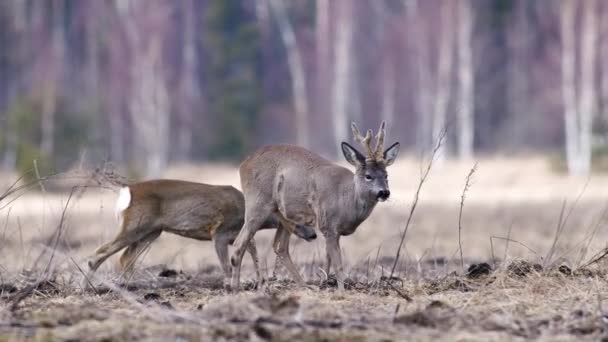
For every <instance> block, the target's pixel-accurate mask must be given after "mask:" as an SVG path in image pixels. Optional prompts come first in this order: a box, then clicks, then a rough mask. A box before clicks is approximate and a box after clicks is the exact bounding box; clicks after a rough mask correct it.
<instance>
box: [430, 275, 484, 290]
mask: <svg viewBox="0 0 608 342" xmlns="http://www.w3.org/2000/svg"><path fill="white" fill-rule="evenodd" d="M425 288H426V290H427V291H428V292H429V294H435V293H439V292H444V291H449V290H456V291H460V292H469V291H473V289H472V288H471V286H469V284H468V283H467V282H466V281H464V280H462V279H460V278H457V277H445V278H443V279H437V280H433V281H431V282H429V283H428V284H427V285H426V286H425Z"/></svg>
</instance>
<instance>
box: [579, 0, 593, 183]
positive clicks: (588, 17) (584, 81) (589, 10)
mask: <svg viewBox="0 0 608 342" xmlns="http://www.w3.org/2000/svg"><path fill="white" fill-rule="evenodd" d="M581 3H582V4H583V18H582V24H583V27H582V32H581V34H582V38H581V55H580V56H581V64H580V65H581V74H580V75H581V80H580V85H581V89H580V101H579V115H580V124H579V129H580V143H579V148H580V151H579V155H580V158H581V161H580V163H581V165H580V166H579V167H580V169H579V170H578V172H579V173H580V174H583V175H587V174H589V172H590V171H591V149H592V146H591V145H592V133H593V132H592V126H593V118H594V114H595V111H596V106H595V101H596V93H595V71H596V70H595V66H596V56H597V50H596V43H597V1H596V0H585V1H584V2H581Z"/></svg>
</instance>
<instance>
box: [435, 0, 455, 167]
mask: <svg viewBox="0 0 608 342" xmlns="http://www.w3.org/2000/svg"><path fill="white" fill-rule="evenodd" d="M451 4H452V2H450V1H444V2H442V3H441V39H440V42H439V61H438V64H439V65H438V68H437V69H438V70H437V80H436V82H437V83H436V85H435V89H436V92H435V101H434V102H433V132H432V134H433V135H432V138H433V141H434V140H435V139H438V137H439V136H440V135H441V132H442V131H443V130H444V129H445V125H446V122H447V119H446V118H447V109H448V101H449V99H450V93H451V89H452V77H451V76H452V56H453V54H454V43H453V34H452V16H453V7H452V6H451ZM445 157H446V144H443V145H441V147H440V150H438V151H437V158H438V159H439V160H442V159H445Z"/></svg>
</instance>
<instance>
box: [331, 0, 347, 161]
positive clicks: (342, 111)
mask: <svg viewBox="0 0 608 342" xmlns="http://www.w3.org/2000/svg"><path fill="white" fill-rule="evenodd" d="M340 5H341V10H340V12H339V18H338V27H337V33H336V43H335V44H334V46H335V49H336V52H335V73H334V83H333V115H334V138H335V144H336V147H337V149H338V155H340V154H341V153H342V152H341V148H340V144H341V142H342V141H347V140H348V126H349V123H348V112H347V111H348V89H349V83H350V72H351V70H350V69H351V65H350V64H351V46H352V13H351V6H352V3H351V2H350V0H342V1H341V2H340Z"/></svg>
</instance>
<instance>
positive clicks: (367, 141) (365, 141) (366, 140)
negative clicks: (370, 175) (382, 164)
mask: <svg viewBox="0 0 608 342" xmlns="http://www.w3.org/2000/svg"><path fill="white" fill-rule="evenodd" d="M350 127H351V128H352V130H353V136H354V138H355V141H358V142H359V143H360V144H361V145H362V146H363V147H364V148H365V149H366V150H367V154H368V157H370V158H371V157H373V155H374V150H373V149H372V144H371V143H372V133H373V132H372V130H371V129H368V130H367V133H366V134H365V137H364V136H362V135H361V132H360V131H359V127H357V124H356V123H354V122H353V123H352V124H351V125H350Z"/></svg>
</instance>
